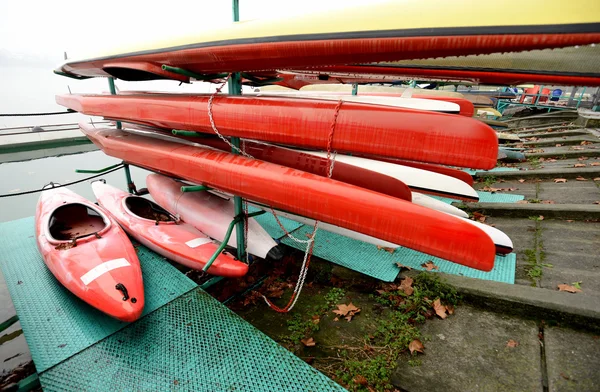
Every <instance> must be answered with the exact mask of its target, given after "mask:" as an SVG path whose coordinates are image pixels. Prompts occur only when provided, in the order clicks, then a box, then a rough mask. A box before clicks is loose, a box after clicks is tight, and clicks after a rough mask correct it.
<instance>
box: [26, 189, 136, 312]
mask: <svg viewBox="0 0 600 392" xmlns="http://www.w3.org/2000/svg"><path fill="white" fill-rule="evenodd" d="M35 231H36V239H37V245H38V249H39V251H40V253H41V255H42V258H43V259H44V263H46V266H48V269H50V271H51V272H52V274H53V275H54V276H55V277H56V279H58V281H59V282H60V283H61V284H62V285H63V286H65V287H66V288H67V289H68V290H69V291H70V292H72V293H73V294H75V295H76V296H77V297H79V298H80V299H82V300H83V301H85V302H87V303H88V304H89V305H91V306H93V307H94V308H96V309H98V310H100V311H101V312H104V313H106V314H107V315H109V316H112V317H114V318H116V319H119V320H122V321H128V322H130V321H134V320H137V319H138V318H139V317H140V315H141V314H142V311H143V310H144V284H143V281H142V271H141V269H140V262H139V260H138V257H137V253H136V252H135V249H134V248H133V246H132V245H131V242H130V241H129V238H128V237H127V234H125V232H124V231H123V230H122V229H121V228H120V227H119V225H118V224H117V223H116V222H115V221H114V220H113V219H112V218H110V216H109V215H108V213H107V212H106V211H105V210H104V209H103V208H102V207H99V206H97V205H95V204H93V203H91V202H90V201H88V200H86V199H84V198H83V197H81V196H79V195H77V194H76V193H73V192H72V191H70V190H68V189H66V188H58V189H48V190H45V191H43V192H42V194H41V196H40V199H39V201H38V204H37V209H36V213H35Z"/></svg>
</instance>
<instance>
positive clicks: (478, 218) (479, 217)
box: [473, 212, 486, 223]
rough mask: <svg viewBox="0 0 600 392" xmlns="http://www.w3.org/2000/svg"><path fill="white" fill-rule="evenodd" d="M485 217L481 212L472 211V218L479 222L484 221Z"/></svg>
mask: <svg viewBox="0 0 600 392" xmlns="http://www.w3.org/2000/svg"><path fill="white" fill-rule="evenodd" d="M485 218H486V216H485V215H483V214H482V213H480V212H474V213H473V219H474V220H476V221H479V222H481V223H484V222H485Z"/></svg>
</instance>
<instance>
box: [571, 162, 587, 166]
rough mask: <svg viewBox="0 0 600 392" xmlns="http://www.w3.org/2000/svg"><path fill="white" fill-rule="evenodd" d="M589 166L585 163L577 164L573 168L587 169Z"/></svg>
mask: <svg viewBox="0 0 600 392" xmlns="http://www.w3.org/2000/svg"><path fill="white" fill-rule="evenodd" d="M586 166H587V165H586V164H585V163H576V164H574V165H573V167H586Z"/></svg>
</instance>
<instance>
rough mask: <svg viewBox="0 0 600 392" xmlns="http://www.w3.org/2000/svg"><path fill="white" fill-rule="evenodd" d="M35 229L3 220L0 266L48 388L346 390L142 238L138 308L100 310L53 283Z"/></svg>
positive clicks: (27, 220) (29, 222) (23, 222)
mask: <svg viewBox="0 0 600 392" xmlns="http://www.w3.org/2000/svg"><path fill="white" fill-rule="evenodd" d="M33 228H34V226H33V218H32V217H29V218H24V219H20V220H16V221H11V222H4V223H1V224H0V253H1V254H2V255H3V260H2V263H1V264H0V267H1V268H2V273H3V275H4V278H5V279H6V282H7V285H8V288H9V291H10V294H11V297H12V300H13V303H14V304H15V308H16V310H17V313H18V316H19V319H20V322H21V326H22V329H23V332H24V335H25V337H26V339H27V344H28V345H29V347H30V350H31V353H32V358H33V360H34V363H35V365H36V368H37V371H38V373H39V375H40V381H41V384H42V387H43V389H44V390H45V391H54V390H137V389H142V390H169V389H170V388H172V387H173V385H174V384H173V382H174V380H179V381H178V382H179V383H180V386H181V387H182V388H184V389H190V390H200V389H202V387H204V386H210V387H209V388H208V390H223V389H229V387H230V386H232V387H236V388H235V389H236V390H256V391H258V390H273V386H274V385H277V386H279V388H278V390H292V389H294V388H296V387H297V388H299V389H300V390H312V391H343V390H344V389H342V388H341V387H339V386H338V385H337V384H335V383H334V382H333V381H331V380H330V379H328V378H327V377H325V376H324V375H322V374H321V373H319V372H317V371H316V370H314V369H313V368H312V367H310V366H309V365H308V364H306V363H305V362H303V361H302V360H301V359H299V358H297V357H295V356H294V355H293V354H292V353H290V352H288V351H287V350H286V349H285V348H283V347H281V346H279V345H278V344H276V343H275V342H274V341H272V340H271V339H269V338H268V337H266V336H265V335H263V334H262V333H261V332H260V331H258V330H257V329H255V328H254V327H252V326H251V325H250V324H248V323H246V322H245V321H243V320H242V319H241V318H240V317H238V316H236V315H235V314H234V313H232V312H231V311H229V310H228V309H227V308H226V307H225V306H224V305H222V304H220V303H219V302H218V301H217V300H215V299H213V298H212V297H211V296H209V295H208V294H206V293H205V292H204V291H203V290H202V289H201V288H200V287H198V286H197V285H196V284H195V283H194V282H192V281H191V280H190V279H188V278H187V277H186V276H185V275H184V274H182V273H181V272H179V271H178V270H177V269H176V268H175V267H173V266H171V265H170V264H169V263H166V262H165V261H164V259H163V258H162V257H159V256H158V255H156V254H154V253H153V252H150V251H148V250H147V249H146V248H145V247H143V246H139V247H138V255H139V259H140V263H141V265H142V269H143V272H144V284H145V290H146V307H145V312H144V315H143V316H142V317H141V318H140V319H139V320H138V321H136V322H134V323H131V324H125V323H122V322H119V321H117V320H114V319H112V318H110V317H107V316H105V315H103V314H101V313H100V312H98V311H97V310H94V309H93V308H91V307H89V306H87V305H86V304H85V303H83V302H82V301H80V300H78V299H77V298H76V297H75V296H74V295H72V294H70V293H69V292H68V291H67V290H66V289H64V288H63V287H62V286H60V285H59V284H58V283H57V282H56V280H55V279H54V277H53V276H52V274H51V273H50V272H49V271H48V270H47V268H46V267H45V265H44V263H43V261H42V259H41V256H40V255H39V253H38V251H37V249H36V245H35V238H34V235H33V234H34V233H33V232H34V229H33ZM57 309H60V311H57ZM48 331H52V333H51V334H49V333H48ZM240 341H244V342H246V344H244V345H240V344H239V342H240ZM167 352H168V353H169V355H165V353H167ZM182 363H186V365H184V366H182ZM190 369H192V370H191V371H190ZM279 369H285V371H277V370H279ZM265 374H269V377H264V375H265ZM184 383H185V384H184ZM224 386H226V387H224ZM204 390H206V389H204Z"/></svg>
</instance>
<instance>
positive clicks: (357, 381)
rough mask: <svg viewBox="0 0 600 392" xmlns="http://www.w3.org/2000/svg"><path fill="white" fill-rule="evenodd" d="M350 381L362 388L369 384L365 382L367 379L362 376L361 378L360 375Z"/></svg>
mask: <svg viewBox="0 0 600 392" xmlns="http://www.w3.org/2000/svg"><path fill="white" fill-rule="evenodd" d="M352 381H354V383H355V384H358V385H362V386H366V385H367V384H368V383H369V382H368V381H367V379H366V378H365V377H364V376H361V375H360V374H359V375H358V376H356V377H354V378H353V379H352Z"/></svg>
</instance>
